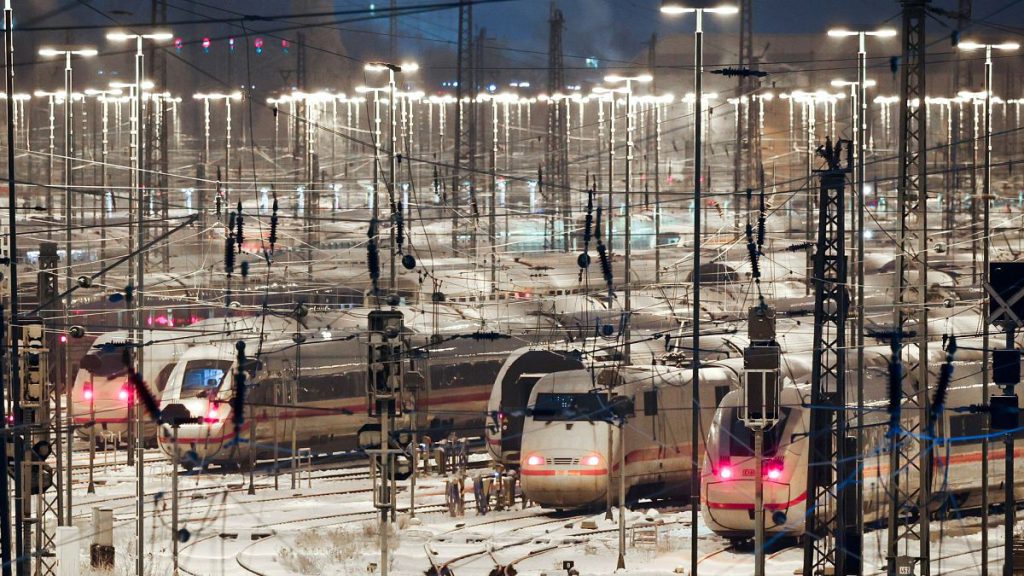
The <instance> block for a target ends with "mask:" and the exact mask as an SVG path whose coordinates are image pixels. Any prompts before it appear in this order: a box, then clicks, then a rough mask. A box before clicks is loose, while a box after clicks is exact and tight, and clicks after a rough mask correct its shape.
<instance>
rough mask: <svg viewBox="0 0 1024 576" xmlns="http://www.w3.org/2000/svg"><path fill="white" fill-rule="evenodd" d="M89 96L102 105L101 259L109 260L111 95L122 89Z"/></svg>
mask: <svg viewBox="0 0 1024 576" xmlns="http://www.w3.org/2000/svg"><path fill="white" fill-rule="evenodd" d="M85 94H86V95H87V96H94V97H95V98H97V99H98V100H99V101H100V104H101V105H102V115H103V117H102V118H101V119H100V260H101V261H102V262H106V261H107V192H108V190H107V187H108V186H109V182H108V181H107V175H108V174H109V172H108V171H107V156H108V155H109V153H110V138H109V136H110V97H111V96H114V97H119V96H121V94H122V92H121V90H97V89H89V90H86V91H85ZM106 276H107V275H106V274H105V273H104V274H103V275H102V276H100V279H101V281H105V280H106Z"/></svg>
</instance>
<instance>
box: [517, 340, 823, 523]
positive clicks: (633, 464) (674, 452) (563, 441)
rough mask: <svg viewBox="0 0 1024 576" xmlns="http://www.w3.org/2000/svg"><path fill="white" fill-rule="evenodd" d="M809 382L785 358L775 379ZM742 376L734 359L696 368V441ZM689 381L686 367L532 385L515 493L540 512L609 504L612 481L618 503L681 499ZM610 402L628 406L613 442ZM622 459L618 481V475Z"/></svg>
mask: <svg viewBox="0 0 1024 576" xmlns="http://www.w3.org/2000/svg"><path fill="white" fill-rule="evenodd" d="M809 372H810V364H809V362H808V361H807V360H806V359H805V357H799V356H787V357H785V361H784V362H783V376H784V377H786V378H796V379H805V378H806V377H807V374H809ZM741 374H742V359H727V360H722V361H719V362H714V363H710V364H705V365H704V366H702V367H701V369H700V375H699V378H700V381H699V384H700V387H701V388H700V397H701V406H702V408H701V411H700V420H699V424H700V438H701V439H703V438H704V437H705V433H706V432H707V429H708V426H709V425H710V423H711V420H712V418H713V417H714V413H715V408H714V407H715V406H716V405H717V400H718V399H720V398H722V397H724V396H725V395H726V394H728V393H729V392H730V391H732V390H734V389H736V388H738V386H739V384H740V382H741ZM691 378H692V370H691V369H690V368H688V367H684V368H679V367H674V366H661V365H653V366H627V367H619V368H604V369H599V370H587V369H584V370H573V371H566V372H556V373H553V374H549V375H547V376H544V377H543V378H541V379H540V380H539V381H538V382H537V383H536V385H535V386H534V388H533V392H532V393H531V395H530V399H529V406H528V410H527V418H526V421H525V422H524V426H523V437H522V446H521V453H522V456H521V459H520V476H521V482H522V489H523V493H524V494H525V495H526V496H527V497H528V498H529V499H531V500H533V501H535V502H537V503H538V504H540V505H541V506H544V507H549V508H558V509H562V508H579V507H588V506H593V505H597V504H603V503H605V502H606V500H611V501H617V500H618V481H619V478H620V477H623V476H624V478H625V483H626V484H625V488H626V493H627V495H626V499H627V502H629V501H635V499H637V498H640V497H657V498H679V497H684V496H687V495H689V493H690V477H691V474H692V471H693V466H692V454H691V449H690V446H691V442H690V438H691V428H690V427H691V422H692V414H693V410H692V406H693V404H692V391H691V385H692V380H691ZM614 396H624V397H627V398H629V399H630V400H631V401H632V405H633V412H632V414H631V415H630V416H629V417H628V419H627V424H626V425H625V427H624V428H623V434H622V437H621V438H620V436H619V431H618V429H617V426H616V425H615V424H613V423H610V422H609V406H610V405H611V403H612V402H613V400H612V398H613V397H614ZM623 450H624V451H625V455H624V456H625V474H624V475H623V474H622V473H621V471H620V469H619V458H620V451H623ZM698 454H700V455H702V454H703V446H698ZM609 488H610V489H611V490H610V492H611V493H610V494H609Z"/></svg>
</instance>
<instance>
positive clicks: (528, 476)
mask: <svg viewBox="0 0 1024 576" xmlns="http://www.w3.org/2000/svg"><path fill="white" fill-rule="evenodd" d="M520 477H521V483H522V488H523V494H525V495H526V497H527V498H529V499H530V500H533V501H534V502H537V503H538V504H540V505H541V506H546V507H549V508H578V507H582V506H589V505H591V504H595V503H598V502H603V501H604V499H605V491H606V488H607V484H608V464H607V462H606V461H605V458H604V456H603V455H602V454H600V453H597V452H587V451H580V450H564V449H560V450H546V451H544V452H530V453H527V454H524V456H523V458H522V460H521V461H520Z"/></svg>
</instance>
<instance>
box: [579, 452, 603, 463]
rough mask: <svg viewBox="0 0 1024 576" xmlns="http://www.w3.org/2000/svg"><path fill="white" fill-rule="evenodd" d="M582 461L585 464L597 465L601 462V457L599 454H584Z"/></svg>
mask: <svg viewBox="0 0 1024 576" xmlns="http://www.w3.org/2000/svg"><path fill="white" fill-rule="evenodd" d="M580 462H581V463H582V464H583V465H584V466H597V465H598V464H600V463H601V457H600V456H598V455H597V454H591V455H590V456H584V457H583V460H580Z"/></svg>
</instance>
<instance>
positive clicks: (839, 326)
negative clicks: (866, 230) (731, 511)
mask: <svg viewBox="0 0 1024 576" xmlns="http://www.w3.org/2000/svg"><path fill="white" fill-rule="evenodd" d="M844 144H845V145H846V148H845V149H844V148H843V145H844ZM844 153H845V155H846V166H845V167H843V166H842V162H843V154H844ZM818 154H819V155H820V156H822V157H823V158H824V160H825V163H826V167H825V168H824V169H823V170H816V171H815V172H816V173H817V174H818V178H819V181H820V188H819V196H818V207H819V212H818V242H817V247H816V250H815V254H814V279H815V286H814V288H815V290H814V342H815V344H814V351H815V352H814V357H813V359H812V368H811V405H812V406H815V407H816V408H818V409H815V410H812V411H811V425H810V445H811V458H810V459H808V462H807V479H808V488H807V494H808V503H809V508H808V513H807V519H806V531H805V534H804V568H803V572H804V574H836V575H839V576H845V575H847V574H859V573H860V569H859V565H858V563H859V561H860V556H861V554H860V551H861V543H860V538H859V535H858V534H857V533H856V526H857V520H856V519H857V516H858V514H857V513H856V504H857V490H856V488H854V486H856V483H855V482H851V481H850V480H851V479H852V478H853V476H854V475H855V473H856V468H857V467H856V465H855V463H854V462H853V461H852V459H853V458H854V456H855V455H856V453H857V452H856V450H853V451H851V450H850V448H851V447H852V445H851V439H850V438H848V437H847V432H846V430H847V422H848V420H849V418H848V416H847V414H846V360H847V349H846V336H847V329H848V327H847V312H848V306H849V302H848V298H847V291H846V290H847V277H848V276H847V254H846V206H845V195H846V177H847V176H848V175H849V174H850V172H851V171H852V168H853V167H852V164H853V147H852V143H851V142H849V141H846V140H840V141H839V142H838V143H836V145H835V146H833V145H832V142H831V141H830V140H826V143H825V145H824V146H822V147H819V149H818ZM855 443H856V441H855V440H854V441H853V443H852V444H855Z"/></svg>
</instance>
